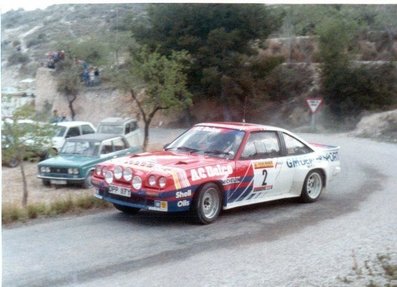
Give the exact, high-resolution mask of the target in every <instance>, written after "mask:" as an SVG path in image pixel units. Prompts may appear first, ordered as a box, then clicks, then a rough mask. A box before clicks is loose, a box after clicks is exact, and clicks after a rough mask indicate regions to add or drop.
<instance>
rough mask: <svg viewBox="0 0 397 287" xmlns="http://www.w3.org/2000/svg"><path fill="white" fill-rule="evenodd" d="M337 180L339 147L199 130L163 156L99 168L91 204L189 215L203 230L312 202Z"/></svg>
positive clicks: (246, 129)
mask: <svg viewBox="0 0 397 287" xmlns="http://www.w3.org/2000/svg"><path fill="white" fill-rule="evenodd" d="M339 172H340V161H339V147H337V146H328V145H319V144H309V143H307V142H306V141H304V140H303V139H301V138H299V137H298V136H297V135H294V134H293V133H291V132H289V131H287V130H284V129H281V128H277V127H271V126H263V125H257V124H248V123H202V124H197V125H195V126H193V127H192V128H191V129H189V130H187V131H186V132H184V133H183V134H182V135H180V136H179V137H178V138H176V139H175V140H174V141H173V142H172V143H170V144H168V145H166V146H165V147H164V150H163V151H158V152H152V153H140V154H135V155H132V156H127V157H121V158H118V159H114V160H110V161H106V162H103V163H100V164H98V165H97V166H96V168H95V172H94V174H93V175H92V184H93V185H94V186H95V187H96V197H97V198H100V199H103V200H106V201H108V202H111V203H113V205H114V206H115V207H116V208H117V209H119V210H120V211H122V212H125V213H130V214H133V213H137V212H138V211H139V210H141V209H144V210H154V211H162V212H176V211H190V212H191V213H192V215H193V217H194V218H195V219H196V220H197V221H198V222H199V223H202V224H208V223H211V222H213V221H215V220H216V219H217V217H218V215H219V213H220V211H221V210H222V209H230V208H234V207H239V206H244V205H249V204H256V203H260V202H265V201H271V200H277V199H282V198H292V197H296V198H299V199H300V200H301V201H303V202H314V201H316V200H317V199H318V198H319V197H320V194H321V193H322V191H323V189H324V188H325V187H326V186H327V184H328V182H329V181H330V180H331V179H332V178H333V177H334V176H336V175H337V174H338V173H339Z"/></svg>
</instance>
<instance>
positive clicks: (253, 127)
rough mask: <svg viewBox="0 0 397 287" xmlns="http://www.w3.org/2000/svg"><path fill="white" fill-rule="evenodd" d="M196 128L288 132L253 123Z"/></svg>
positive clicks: (209, 125)
mask: <svg viewBox="0 0 397 287" xmlns="http://www.w3.org/2000/svg"><path fill="white" fill-rule="evenodd" d="M195 126H207V127H216V128H225V129H233V130H240V131H247V132H254V131H264V130H271V131H286V130H284V129H282V128H279V127H274V126H267V125H259V124H253V123H243V122H212V123H200V124H197V125H195Z"/></svg>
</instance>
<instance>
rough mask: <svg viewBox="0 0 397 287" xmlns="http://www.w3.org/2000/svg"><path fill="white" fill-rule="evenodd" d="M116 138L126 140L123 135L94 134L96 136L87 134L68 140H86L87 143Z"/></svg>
mask: <svg viewBox="0 0 397 287" xmlns="http://www.w3.org/2000/svg"><path fill="white" fill-rule="evenodd" d="M114 138H124V137H123V136H121V135H117V134H101V133H94V134H86V135H81V136H76V137H71V138H68V139H66V140H67V141H81V140H86V141H104V140H109V139H114Z"/></svg>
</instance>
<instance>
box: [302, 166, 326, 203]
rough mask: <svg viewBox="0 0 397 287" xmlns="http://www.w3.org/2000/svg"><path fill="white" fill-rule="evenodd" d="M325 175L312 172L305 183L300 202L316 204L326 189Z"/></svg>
mask: <svg viewBox="0 0 397 287" xmlns="http://www.w3.org/2000/svg"><path fill="white" fill-rule="evenodd" d="M323 181H324V178H323V174H322V172H321V171H319V170H312V171H310V172H309V173H308V174H307V176H306V178H305V181H304V183H303V187H302V193H301V196H300V201H302V202H305V203H309V202H315V201H316V200H317V199H318V198H319V197H320V195H321V192H322V190H323V187H324V183H323Z"/></svg>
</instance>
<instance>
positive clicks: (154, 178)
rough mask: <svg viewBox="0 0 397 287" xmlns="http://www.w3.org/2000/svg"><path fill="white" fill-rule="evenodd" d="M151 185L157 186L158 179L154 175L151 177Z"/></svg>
mask: <svg viewBox="0 0 397 287" xmlns="http://www.w3.org/2000/svg"><path fill="white" fill-rule="evenodd" d="M148 182H149V185H150V186H155V185H156V177H155V176H154V175H151V176H149V180H148Z"/></svg>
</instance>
